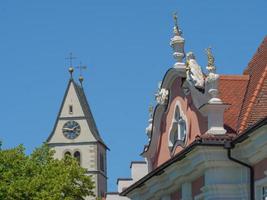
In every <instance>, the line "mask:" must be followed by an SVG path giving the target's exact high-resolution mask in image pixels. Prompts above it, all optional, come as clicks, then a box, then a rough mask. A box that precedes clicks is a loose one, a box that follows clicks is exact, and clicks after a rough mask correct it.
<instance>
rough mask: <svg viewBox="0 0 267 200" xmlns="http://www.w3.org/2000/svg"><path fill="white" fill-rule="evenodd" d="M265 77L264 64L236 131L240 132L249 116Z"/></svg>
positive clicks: (266, 69)
mask: <svg viewBox="0 0 267 200" xmlns="http://www.w3.org/2000/svg"><path fill="white" fill-rule="evenodd" d="M266 77H267V65H266V66H265V69H264V72H263V73H262V76H261V77H260V79H259V81H258V84H257V85H256V88H255V90H254V92H253V94H252V95H251V98H250V101H249V104H248V107H247V110H246V112H245V114H244V117H243V119H242V121H241V122H240V127H239V130H238V132H242V131H243V130H244V129H245V127H246V124H247V121H248V119H249V116H250V115H249V114H250V113H251V111H252V108H253V105H254V103H255V101H256V99H257V96H258V94H259V93H260V91H261V89H262V85H263V83H264V80H265V79H266ZM248 85H249V84H248Z"/></svg>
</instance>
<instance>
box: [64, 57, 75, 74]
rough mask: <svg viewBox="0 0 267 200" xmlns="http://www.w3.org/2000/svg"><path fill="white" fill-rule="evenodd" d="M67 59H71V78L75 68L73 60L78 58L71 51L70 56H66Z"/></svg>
mask: <svg viewBox="0 0 267 200" xmlns="http://www.w3.org/2000/svg"><path fill="white" fill-rule="evenodd" d="M65 59H66V60H69V61H70V66H69V72H70V76H71V78H72V73H73V72H74V69H73V66H72V61H73V60H74V59H76V57H74V56H73V55H72V52H70V54H69V56H68V57H66V58H65Z"/></svg>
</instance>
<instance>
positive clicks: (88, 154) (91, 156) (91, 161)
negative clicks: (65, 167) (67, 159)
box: [52, 144, 97, 171]
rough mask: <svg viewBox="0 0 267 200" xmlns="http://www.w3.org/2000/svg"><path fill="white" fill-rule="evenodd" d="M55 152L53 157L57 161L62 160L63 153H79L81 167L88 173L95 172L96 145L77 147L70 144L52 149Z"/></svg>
mask: <svg viewBox="0 0 267 200" xmlns="http://www.w3.org/2000/svg"><path fill="white" fill-rule="evenodd" d="M52 148H53V149H54V150H55V155H54V157H55V158H57V159H62V158H63V157H64V153H65V152H66V151H69V152H70V153H71V154H72V155H73V153H74V152H75V151H79V152H80V154H81V166H82V167H83V168H86V169H87V170H89V171H95V170H97V165H96V159H97V145H96V144H91V145H81V144H80V145H78V144H70V145H62V146H55V147H52Z"/></svg>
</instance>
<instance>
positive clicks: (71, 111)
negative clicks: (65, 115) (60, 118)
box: [69, 105, 73, 114]
mask: <svg viewBox="0 0 267 200" xmlns="http://www.w3.org/2000/svg"><path fill="white" fill-rule="evenodd" d="M69 114H73V106H72V105H69Z"/></svg>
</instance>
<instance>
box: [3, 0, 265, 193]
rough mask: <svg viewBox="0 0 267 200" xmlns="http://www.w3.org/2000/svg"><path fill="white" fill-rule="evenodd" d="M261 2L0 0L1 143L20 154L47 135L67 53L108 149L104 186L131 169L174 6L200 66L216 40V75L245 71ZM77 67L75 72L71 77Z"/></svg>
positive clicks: (259, 36) (260, 20)
mask: <svg viewBox="0 0 267 200" xmlns="http://www.w3.org/2000/svg"><path fill="white" fill-rule="evenodd" d="M266 9H267V1H266V0H254V1H248V0H245V1H244V0H236V1H230V0H225V1H214V0H202V1H195V0H146V1H144V0H135V1H125V0H112V1H111V0H64V1H63V0H57V1H55V0H46V1H36V0H24V1H20V0H1V1H0V24H1V28H0V55H1V56H0V58H1V60H0V61H1V62H0V66H1V67H0V69H1V78H0V90H1V98H0V105H1V115H0V121H1V127H2V128H1V129H0V140H2V141H3V143H4V144H3V147H4V148H10V147H13V146H16V145H18V144H21V143H22V144H24V145H25V146H26V148H27V152H28V153H29V152H31V151H32V150H33V149H34V148H35V147H37V146H40V145H41V143H42V142H43V141H45V140H46V138H47V137H48V135H49V133H50V132H51V130H52V127H53V125H54V122H55V119H56V115H57V112H58V110H59V106H60V103H61V100H62V98H63V94H64V91H65V88H66V86H67V81H68V78H69V74H68V72H67V68H68V67H67V66H66V61H65V57H66V56H67V55H68V53H69V52H73V54H74V55H75V56H76V57H78V59H76V60H75V62H76V64H79V62H80V61H81V62H82V63H84V64H86V65H87V66H88V69H87V71H86V72H84V77H85V81H84V87H85V91H86V94H87V97H88V100H89V103H90V105H91V109H92V111H93V114H94V117H95V120H96V123H97V126H98V129H99V131H100V132H101V134H102V137H103V138H104V140H105V141H106V143H107V144H108V146H109V147H110V149H111V151H110V152H109V154H108V176H109V180H108V182H109V183H108V186H109V190H110V191H114V190H116V179H117V178H118V177H128V176H130V171H129V166H130V162H131V160H140V159H141V157H140V156H139V154H140V153H141V151H142V149H143V145H144V144H146V143H147V138H146V134H145V131H144V130H145V127H146V126H147V124H148V123H147V120H148V107H149V105H150V104H155V101H154V93H155V91H156V89H157V84H158V82H159V81H160V80H161V79H162V78H163V76H164V73H165V72H166V71H167V69H168V68H170V67H171V66H172V64H173V63H174V61H173V58H172V52H171V48H170V47H169V41H170V38H171V36H172V26H173V21H172V13H173V11H178V13H179V24H180V28H181V29H182V30H183V36H184V38H185V40H186V44H185V50H186V51H193V52H194V53H195V55H196V57H197V59H198V62H199V64H200V65H201V66H203V67H204V66H205V64H206V56H205V54H204V49H205V48H206V47H208V46H212V47H213V51H214V55H215V59H216V65H217V68H218V72H219V73H222V74H239V73H242V71H243V69H244V68H245V67H246V65H247V63H248V62H249V60H250V59H251V57H252V56H253V54H254V53H255V51H256V50H257V47H258V46H259V44H260V42H261V41H262V40H263V38H264V36H265V35H266V34H267V26H266V19H267V12H266ZM77 75H78V73H77V72H76V76H77Z"/></svg>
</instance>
